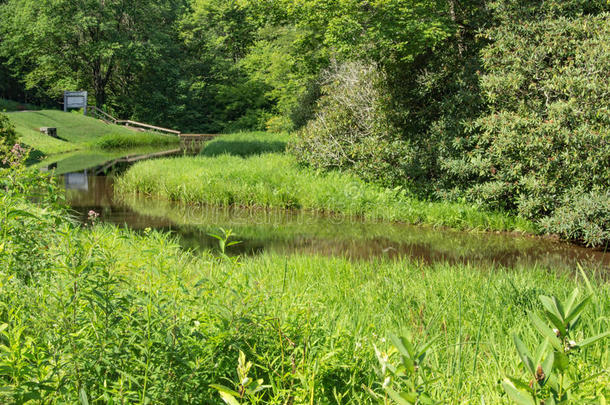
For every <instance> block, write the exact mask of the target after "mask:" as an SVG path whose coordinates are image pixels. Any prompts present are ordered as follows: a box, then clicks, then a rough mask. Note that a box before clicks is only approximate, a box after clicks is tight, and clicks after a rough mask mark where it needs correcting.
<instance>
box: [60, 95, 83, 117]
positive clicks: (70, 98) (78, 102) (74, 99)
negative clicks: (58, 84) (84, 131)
mask: <svg viewBox="0 0 610 405" xmlns="http://www.w3.org/2000/svg"><path fill="white" fill-rule="evenodd" d="M69 108H84V109H85V115H87V92H86V91H64V111H68V109H69Z"/></svg>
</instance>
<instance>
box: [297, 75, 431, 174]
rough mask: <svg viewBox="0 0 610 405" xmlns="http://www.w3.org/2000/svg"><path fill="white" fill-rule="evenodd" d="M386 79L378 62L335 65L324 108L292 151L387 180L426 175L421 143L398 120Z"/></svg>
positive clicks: (319, 164)
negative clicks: (419, 150) (405, 136)
mask: <svg viewBox="0 0 610 405" xmlns="http://www.w3.org/2000/svg"><path fill="white" fill-rule="evenodd" d="M385 85H386V77H385V75H384V74H383V73H382V72H381V71H379V70H378V69H376V68H374V67H372V66H366V65H363V64H360V63H346V64H343V65H341V66H335V67H334V69H333V70H331V71H329V72H327V75H326V78H325V79H324V85H323V86H322V98H321V99H320V101H319V104H318V113H317V114H316V117H315V118H314V119H313V120H312V121H310V122H309V123H308V124H307V125H306V126H305V127H304V128H303V129H301V130H300V131H299V132H298V136H297V140H296V142H295V144H294V145H293V146H292V148H291V150H292V153H293V154H294V155H295V156H297V158H298V159H299V160H300V161H302V162H305V163H308V164H311V165H312V166H314V167H316V168H324V169H328V168H339V169H349V170H351V171H353V172H354V173H356V174H357V175H359V176H360V177H362V178H364V179H366V180H373V181H377V182H380V183H382V184H384V185H396V184H403V185H404V184H406V183H408V181H409V180H408V178H407V176H408V177H410V178H411V179H413V178H418V177H421V175H422V172H423V170H422V167H421V166H422V165H421V164H420V160H419V154H418V153H417V148H416V147H415V146H413V145H411V144H410V143H409V142H407V141H403V140H402V137H401V130H400V129H399V128H398V127H396V126H395V125H394V123H393V117H392V114H391V112H390V107H389V106H390V104H391V103H390V101H389V99H388V98H389V91H388V89H387V88H386V87H385ZM407 173H408V175H407Z"/></svg>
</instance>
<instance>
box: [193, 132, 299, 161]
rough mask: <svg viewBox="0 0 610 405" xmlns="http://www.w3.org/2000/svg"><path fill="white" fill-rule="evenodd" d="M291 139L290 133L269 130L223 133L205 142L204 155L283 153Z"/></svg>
mask: <svg viewBox="0 0 610 405" xmlns="http://www.w3.org/2000/svg"><path fill="white" fill-rule="evenodd" d="M289 140H290V136H289V135H288V134H275V133H269V132H243V133H236V134H229V135H221V136H219V137H217V138H215V139H213V140H212V141H210V142H208V143H207V144H205V146H204V148H203V149H202V150H201V153H200V154H201V155H202V156H208V157H213V156H219V155H224V154H229V155H235V156H241V157H247V156H252V155H261V154H263V153H282V152H284V151H285V150H286V145H287V144H288V142H289Z"/></svg>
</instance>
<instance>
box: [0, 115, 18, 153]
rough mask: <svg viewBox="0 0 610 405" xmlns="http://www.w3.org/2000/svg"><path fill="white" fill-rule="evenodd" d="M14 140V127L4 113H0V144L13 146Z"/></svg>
mask: <svg viewBox="0 0 610 405" xmlns="http://www.w3.org/2000/svg"><path fill="white" fill-rule="evenodd" d="M16 142H17V133H16V132H15V127H14V126H13V124H12V123H11V121H10V120H9V118H8V117H7V116H6V115H4V114H2V113H0V145H1V144H4V145H8V146H13V145H14V144H15V143H16Z"/></svg>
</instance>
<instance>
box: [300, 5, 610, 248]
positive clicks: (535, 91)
mask: <svg viewBox="0 0 610 405" xmlns="http://www.w3.org/2000/svg"><path fill="white" fill-rule="evenodd" d="M476 3H477V2H461V3H460V7H459V8H455V9H452V8H451V7H452V3H451V2H449V3H448V5H449V15H450V16H451V19H450V23H453V24H454V25H451V24H450V25H449V26H450V27H451V28H452V31H451V35H450V36H449V37H447V38H445V39H440V40H439V42H437V43H436V44H435V45H434V46H433V47H431V48H427V49H425V50H424V51H423V52H420V53H418V54H416V55H414V56H412V57H411V58H408V57H406V56H405V57H404V58H403V59H402V60H400V61H395V60H392V61H387V60H384V59H383V58H380V59H375V58H368V59H366V58H360V59H359V60H358V61H356V62H353V61H352V62H349V63H347V64H346V63H342V64H339V65H338V66H332V67H331V68H330V69H329V70H327V72H328V74H327V76H326V77H324V80H323V81H322V91H321V92H322V97H321V99H320V100H319V102H318V104H317V107H318V109H317V114H316V117H315V119H314V120H311V121H310V122H309V123H308V124H307V126H306V127H305V128H304V129H303V130H301V131H300V132H299V134H300V137H299V138H300V141H299V142H298V143H297V145H296V146H295V150H296V152H297V155H298V156H301V157H302V160H303V161H304V162H307V163H310V164H314V165H315V166H317V167H339V168H344V169H350V170H353V171H355V172H356V173H358V174H359V175H360V176H362V177H364V178H367V179H370V180H373V181H378V182H382V183H385V184H387V185H392V186H397V185H398V186H404V187H407V188H408V189H409V190H411V191H412V192H415V193H418V194H420V195H423V196H426V197H429V198H448V199H452V200H453V199H467V200H469V201H474V202H478V203H480V204H482V205H485V206H487V207H490V208H494V209H502V210H507V211H510V212H513V213H515V214H518V215H521V216H523V217H525V218H528V219H532V220H535V221H538V223H539V225H540V227H541V229H542V230H543V231H545V232H548V233H554V234H559V235H560V236H561V237H563V238H566V239H570V240H575V241H581V242H584V243H586V244H588V245H592V246H603V245H605V244H607V243H608V241H610V216H609V215H610V209H609V208H610V194H609V193H610V192H609V191H608V190H609V188H610V143H609V141H610V129H609V128H610V126H609V124H610V121H609V120H610V111H609V109H608V106H609V105H610V98H609V94H608V92H607V90H608V88H609V82H608V74H607V72H608V71H609V69H610V19H609V16H610V15H609V14H608V10H609V9H610V8H609V7H608V5H607V4H604V3H603V2H581V1H567V2H566V1H550V2H536V1H530V2H516V1H515V2H512V1H508V0H500V1H495V2H490V3H488V4H487V7H484V5H483V4H482V3H481V4H476ZM456 4H457V3H456ZM456 4H453V5H456ZM466 4H469V5H470V6H471V7H470V8H469V7H467V6H465V5H466ZM458 10H459V11H458ZM374 46H375V45H371V47H374ZM407 56H408V55H407Z"/></svg>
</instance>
